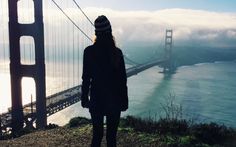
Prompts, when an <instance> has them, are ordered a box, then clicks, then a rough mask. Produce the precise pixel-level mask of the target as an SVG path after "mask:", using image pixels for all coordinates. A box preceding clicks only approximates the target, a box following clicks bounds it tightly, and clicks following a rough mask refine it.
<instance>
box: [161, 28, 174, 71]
mask: <svg viewBox="0 0 236 147" xmlns="http://www.w3.org/2000/svg"><path fill="white" fill-rule="evenodd" d="M172 43H173V30H171V29H170V30H168V29H167V30H166V36H165V59H167V61H166V63H165V65H164V71H163V72H164V73H165V72H167V71H168V72H171V70H172V65H171V63H172V61H171V55H172Z"/></svg>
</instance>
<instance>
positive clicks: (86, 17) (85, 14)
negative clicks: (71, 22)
mask: <svg viewBox="0 0 236 147" xmlns="http://www.w3.org/2000/svg"><path fill="white" fill-rule="evenodd" d="M73 2H74V3H75V5H76V6H77V8H78V9H79V10H80V11H81V12H82V13H83V14H84V16H85V17H86V18H87V20H88V21H89V22H90V24H91V25H92V26H94V24H93V22H92V21H91V20H90V19H89V17H88V16H87V15H86V14H85V13H84V11H83V9H82V8H81V7H80V6H79V4H78V3H77V2H76V1H75V0H73Z"/></svg>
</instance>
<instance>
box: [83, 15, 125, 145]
mask: <svg viewBox="0 0 236 147" xmlns="http://www.w3.org/2000/svg"><path fill="white" fill-rule="evenodd" d="M95 35H96V40H95V43H94V44H93V45H91V46H88V47H87V48H86V49H85V50H84V58H83V75H82V80H83V82H82V97H81V105H82V107H84V108H89V112H90V114H91V118H92V124H93V139H92V143H91V146H92V147H100V146H101V141H102V137H103V119H104V116H106V126H107V130H106V140H107V146H108V147H116V134H117V128H118V125H119V120H120V114H121V111H126V110H127V109H128V95H127V84H126V83H127V76H126V70H125V64H124V58H123V54H122V51H121V50H120V49H119V48H117V47H116V45H115V41H114V39H113V36H112V29H111V24H110V22H109V20H108V19H107V17H106V16H104V15H102V16H98V18H97V19H96V20H95ZM89 93H90V98H89V97H88V95H89Z"/></svg>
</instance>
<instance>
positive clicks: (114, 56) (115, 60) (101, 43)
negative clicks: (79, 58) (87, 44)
mask: <svg viewBox="0 0 236 147" xmlns="http://www.w3.org/2000/svg"><path fill="white" fill-rule="evenodd" d="M94 45H96V46H98V48H99V49H101V50H100V52H107V53H108V56H109V57H110V62H111V64H112V65H113V67H114V68H115V69H117V68H118V67H119V63H120V55H119V53H118V49H117V47H116V43H115V40H114V37H113V35H112V33H111V32H106V33H99V34H96V38H95V42H94Z"/></svg>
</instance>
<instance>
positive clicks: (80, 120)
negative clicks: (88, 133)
mask: <svg viewBox="0 0 236 147" xmlns="http://www.w3.org/2000/svg"><path fill="white" fill-rule="evenodd" d="M89 123H91V120H90V119H87V118H85V117H74V118H72V119H71V120H70V121H69V124H68V126H69V127H78V126H81V125H86V124H89Z"/></svg>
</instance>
